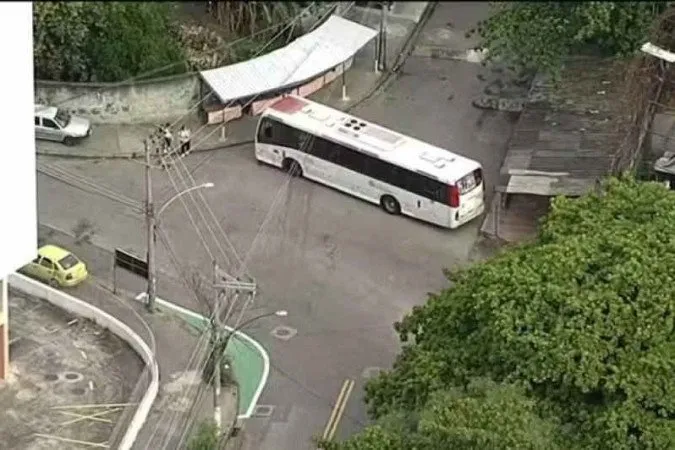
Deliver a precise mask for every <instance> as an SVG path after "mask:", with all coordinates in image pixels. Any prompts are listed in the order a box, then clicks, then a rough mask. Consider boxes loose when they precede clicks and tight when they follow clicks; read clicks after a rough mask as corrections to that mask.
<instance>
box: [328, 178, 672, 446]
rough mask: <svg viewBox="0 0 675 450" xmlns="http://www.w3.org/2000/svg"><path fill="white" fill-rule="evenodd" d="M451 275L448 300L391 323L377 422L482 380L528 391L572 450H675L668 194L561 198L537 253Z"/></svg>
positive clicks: (642, 191)
mask: <svg viewBox="0 0 675 450" xmlns="http://www.w3.org/2000/svg"><path fill="white" fill-rule="evenodd" d="M449 275H450V276H449V278H450V279H451V281H453V283H454V285H453V287H452V288H451V289H447V290H445V291H443V292H441V293H439V294H438V295H432V296H431V297H430V299H429V301H428V302H427V304H426V305H424V306H421V307H416V308H414V309H413V311H412V313H411V314H410V315H408V316H407V317H405V318H404V319H403V321H402V322H400V323H398V324H397V325H396V328H397V331H398V332H399V334H400V338H401V340H402V341H403V342H404V349H403V351H402V353H401V354H400V355H399V357H398V359H397V361H396V362H395V364H394V368H393V370H391V371H390V372H387V373H384V374H382V375H380V376H379V377H378V378H376V379H374V380H373V381H372V382H370V383H369V384H368V386H367V401H368V403H369V407H370V411H371V414H372V415H373V416H374V417H375V418H382V417H386V416H390V415H392V414H397V413H398V412H399V411H425V410H428V408H429V406H428V405H430V404H431V405H433V404H434V398H436V397H435V396H436V395H438V394H436V393H437V392H439V391H443V390H445V389H446V386H466V385H468V384H469V383H471V381H472V380H473V379H474V378H476V377H485V378H488V379H491V380H493V381H495V382H497V383H508V384H514V385H515V386H521V387H523V388H524V389H526V392H527V394H528V395H531V396H532V399H533V400H535V401H536V404H537V411H538V414H539V415H540V416H541V417H556V418H557V420H559V421H560V422H561V423H562V424H563V426H561V427H559V431H560V433H562V434H563V435H564V436H565V438H566V439H569V440H570V443H569V446H568V447H567V448H597V449H603V448H612V449H633V448H673V447H674V446H675V422H674V420H673V419H675V380H674V379H673V377H672V373H673V370H674V369H675V326H674V319H673V311H674V309H675V288H673V286H675V283H674V282H675V196H674V195H673V194H672V193H671V192H670V191H668V190H667V189H666V188H665V187H663V186H662V185H659V184H655V183H639V182H637V181H635V180H632V179H624V180H617V179H612V180H609V181H608V182H607V183H606V184H605V186H604V187H603V189H602V190H601V191H600V192H598V193H594V194H589V195H586V196H584V197H582V198H580V199H576V200H571V199H565V198H559V199H556V200H554V201H553V202H552V207H551V212H550V214H549V215H548V217H547V218H546V219H545V221H544V222H543V224H542V227H541V232H540V238H539V240H538V241H537V242H535V243H533V244H530V245H527V246H522V247H518V248H515V249H512V250H510V251H506V252H503V253H502V254H500V255H498V256H497V257H495V258H494V259H493V260H490V261H488V262H485V263H481V264H478V265H475V266H472V267H470V268H468V269H465V270H463V271H460V272H457V273H454V274H449ZM488 410H489V408H487V407H486V409H485V411H486V413H487V411H488ZM438 414H440V413H438V411H437V412H435V413H433V414H432V413H428V412H427V413H426V416H425V417H427V418H430V417H437V416H438ZM439 420H440V419H439ZM452 420H453V421H457V420H458V418H457V417H455V418H453V419H452ZM500 420H501V419H500ZM441 428H442V427H441ZM479 429H480V427H479ZM376 432H377V431H372V432H371V433H376ZM488 447H489V446H488ZM340 448H342V447H340ZM345 448H350V447H345ZM354 448H355V449H356V448H359V449H360V448H368V447H354ZM373 448H378V449H379V448H386V447H373ZM391 448H397V447H391ZM405 448H415V447H405ZM430 448H433V447H430ZM457 448H465V447H462V446H459V447H457ZM468 448H473V447H468ZM486 448H487V447H486Z"/></svg>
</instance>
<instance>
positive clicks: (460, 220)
mask: <svg viewBox="0 0 675 450" xmlns="http://www.w3.org/2000/svg"><path fill="white" fill-rule="evenodd" d="M484 212H485V203H481V204H480V206H478V207H476V208H475V209H472V210H471V211H469V212H468V213H466V214H462V215H460V214H459V211H457V212H456V213H455V216H454V217H452V218H451V219H450V228H451V229H454V228H458V227H461V226H462V225H464V224H466V223H468V222H471V221H472V220H473V219H475V218H476V217H478V216H480V215H482V214H483V213H484Z"/></svg>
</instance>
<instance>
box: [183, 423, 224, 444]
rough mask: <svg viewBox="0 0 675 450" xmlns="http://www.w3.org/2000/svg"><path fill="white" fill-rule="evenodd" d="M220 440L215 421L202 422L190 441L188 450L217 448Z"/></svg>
mask: <svg viewBox="0 0 675 450" xmlns="http://www.w3.org/2000/svg"><path fill="white" fill-rule="evenodd" d="M219 440H220V439H219V436H218V427H217V426H216V424H215V422H213V421H205V422H200V423H199V425H198V426H197V429H196V430H195V432H194V434H193V435H192V437H191V438H190V441H189V442H188V445H187V450H216V449H217V448H218V442H219Z"/></svg>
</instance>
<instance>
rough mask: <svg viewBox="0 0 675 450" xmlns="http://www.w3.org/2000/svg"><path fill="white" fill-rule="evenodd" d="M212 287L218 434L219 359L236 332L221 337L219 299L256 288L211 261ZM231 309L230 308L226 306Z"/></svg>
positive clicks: (249, 291) (214, 403)
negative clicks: (213, 297)
mask: <svg viewBox="0 0 675 450" xmlns="http://www.w3.org/2000/svg"><path fill="white" fill-rule="evenodd" d="M213 287H214V289H215V291H216V295H215V304H214V307H213V312H214V313H213V320H212V324H213V328H214V329H213V330H212V336H213V348H212V349H211V352H212V355H213V419H214V421H215V423H216V428H217V429H218V433H219V434H220V432H221V430H222V422H223V419H222V412H221V404H222V399H221V384H222V373H221V372H222V371H221V359H222V357H223V353H224V352H225V350H226V348H227V343H228V342H229V340H230V337H231V336H232V334H234V333H236V330H232V331H230V332H228V334H227V335H226V336H225V337H223V325H222V322H221V318H220V313H221V306H222V305H221V300H222V299H223V298H228V299H230V301H232V302H235V301H236V300H237V297H238V296H239V294H241V293H244V292H246V293H249V295H254V294H255V292H256V289H257V285H256V283H255V282H247V281H241V280H239V279H237V278H234V277H232V276H230V275H227V274H226V273H224V272H222V271H220V270H219V268H218V265H217V264H216V263H215V262H214V263H213ZM228 309H231V308H228Z"/></svg>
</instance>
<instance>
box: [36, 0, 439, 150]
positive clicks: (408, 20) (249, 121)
mask: <svg viewBox="0 0 675 450" xmlns="http://www.w3.org/2000/svg"><path fill="white" fill-rule="evenodd" d="M434 5H435V3H433V2H396V3H395V4H394V8H393V10H392V11H391V12H390V13H389V14H388V16H387V17H388V20H387V39H386V40H387V49H386V50H387V58H386V59H387V72H384V73H377V72H375V70H374V67H375V65H374V59H375V41H376V40H377V38H375V39H373V41H371V42H370V43H369V44H368V45H366V46H365V47H364V48H363V49H362V50H361V51H359V52H358V53H357V54H356V55H355V56H354V62H353V64H352V67H351V69H350V70H349V71H348V72H347V74H346V76H345V78H346V87H347V96H348V100H347V101H344V100H343V99H342V83H341V80H340V78H339V77H338V79H336V80H334V81H333V82H332V83H331V84H330V85H328V86H326V87H324V88H322V89H321V90H319V91H318V92H316V93H314V94H312V95H311V96H310V98H311V99H313V100H315V101H319V102H322V103H326V104H328V105H330V106H333V107H334V108H337V109H340V110H343V111H349V110H350V109H351V108H354V107H356V106H357V105H358V104H360V103H361V102H363V101H365V100H367V99H368V98H369V97H370V96H372V95H373V94H374V93H376V92H377V91H379V90H380V89H381V88H382V87H383V85H384V84H385V82H386V81H388V80H389V79H391V78H392V75H393V74H392V72H391V69H394V70H398V68H399V67H400V65H401V64H400V63H401V60H402V59H405V58H404V55H408V54H410V53H411V52H412V43H413V41H414V38H415V37H416V36H417V34H418V33H419V31H420V29H421V28H422V27H421V26H420V25H421V23H420V22H424V21H425V20H426V18H428V16H429V14H430V12H431V10H433V7H434ZM344 17H345V18H346V19H349V20H352V21H354V22H357V23H360V24H363V25H366V26H368V27H371V28H373V29H376V30H377V29H379V27H380V17H381V13H380V10H378V9H372V8H364V7H359V6H353V7H352V8H351V9H350V10H349V11H348V12H347V13H346V15H345V16H344ZM257 120H258V117H257V116H254V117H252V116H243V117H242V118H240V119H238V120H236V121H234V122H231V123H228V124H227V125H226V137H227V139H226V140H225V141H223V140H221V132H220V130H219V129H218V128H219V125H207V126H204V125H203V123H202V122H201V121H200V120H199V119H198V118H197V116H196V115H195V116H194V117H191V118H189V119H188V120H187V123H186V124H187V125H188V126H189V127H190V129H191V130H193V139H194V142H196V145H195V147H194V149H193V150H194V151H195V152H200V151H211V150H217V149H224V148H228V147H234V146H238V145H244V144H249V143H252V142H253V136H254V133H255V127H256V124H257ZM157 125H158V124H148V125H105V124H99V125H95V126H94V129H93V133H92V136H90V137H89V138H88V139H86V140H84V141H82V142H81V143H79V144H77V145H74V146H72V147H68V146H66V145H64V144H61V143H57V142H49V141H36V149H37V154H38V155H43V156H58V157H64V158H68V157H70V158H92V159H94V158H95V159H99V158H142V157H143V140H144V139H146V138H147V137H148V136H149V134H150V132H151V131H152V130H153V129H155V128H156V127H157ZM202 127H203V129H202V130H201V131H200V132H199V133H198V134H197V133H195V131H196V130H199V129H201V128H202Z"/></svg>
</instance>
